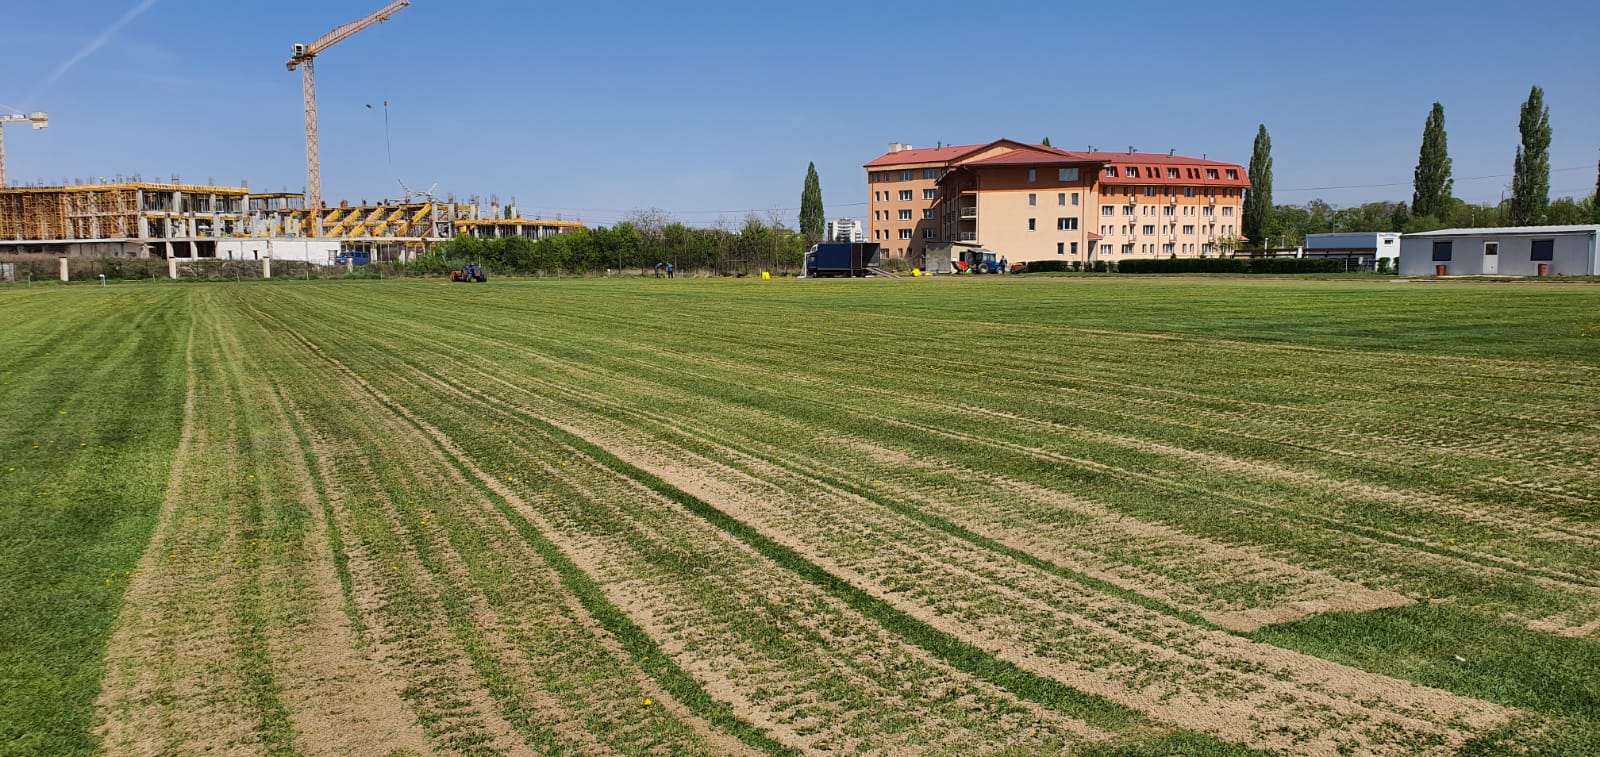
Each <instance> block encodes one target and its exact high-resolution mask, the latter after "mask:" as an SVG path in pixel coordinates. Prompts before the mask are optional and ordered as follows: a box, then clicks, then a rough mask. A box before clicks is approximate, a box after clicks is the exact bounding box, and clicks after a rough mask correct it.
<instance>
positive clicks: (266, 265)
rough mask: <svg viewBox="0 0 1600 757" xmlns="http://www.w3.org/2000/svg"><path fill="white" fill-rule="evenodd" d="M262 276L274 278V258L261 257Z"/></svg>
mask: <svg viewBox="0 0 1600 757" xmlns="http://www.w3.org/2000/svg"><path fill="white" fill-rule="evenodd" d="M261 278H263V279H270V278H272V258H262V259H261Z"/></svg>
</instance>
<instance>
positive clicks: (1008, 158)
mask: <svg viewBox="0 0 1600 757" xmlns="http://www.w3.org/2000/svg"><path fill="white" fill-rule="evenodd" d="M1103 162H1105V158H1102V157H1100V156H1099V155H1098V154H1096V155H1093V156H1091V155H1089V154H1088V153H1082V152H1068V151H1066V150H1055V149H1051V148H1048V147H1039V148H1033V149H1028V150H1013V151H1011V152H1008V153H1005V154H1003V155H996V156H994V157H992V158H984V159H983V160H974V161H972V162H970V163H966V164H965V165H969V166H1020V165H1059V164H1066V163H1103Z"/></svg>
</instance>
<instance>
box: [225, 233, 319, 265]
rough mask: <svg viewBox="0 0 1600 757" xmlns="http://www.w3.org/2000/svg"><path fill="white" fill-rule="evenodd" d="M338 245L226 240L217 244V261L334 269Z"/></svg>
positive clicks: (315, 242) (309, 241)
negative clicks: (295, 263) (285, 263)
mask: <svg viewBox="0 0 1600 757" xmlns="http://www.w3.org/2000/svg"><path fill="white" fill-rule="evenodd" d="M338 255H339V242H337V241H333V240H328V239H227V240H222V241H219V242H217V259H218V260H264V259H266V258H268V257H271V258H272V259H273V260H296V261H301V262H306V263H316V264H317V265H333V259H334V258H335V257H337V256H338Z"/></svg>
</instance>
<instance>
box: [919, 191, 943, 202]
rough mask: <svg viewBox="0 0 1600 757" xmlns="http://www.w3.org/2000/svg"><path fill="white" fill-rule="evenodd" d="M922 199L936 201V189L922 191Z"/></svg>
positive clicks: (937, 197) (937, 196)
mask: <svg viewBox="0 0 1600 757" xmlns="http://www.w3.org/2000/svg"><path fill="white" fill-rule="evenodd" d="M922 199H924V200H937V199H939V190H937V189H924V190H922Z"/></svg>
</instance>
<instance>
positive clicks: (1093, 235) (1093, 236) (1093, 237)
mask: <svg viewBox="0 0 1600 757" xmlns="http://www.w3.org/2000/svg"><path fill="white" fill-rule="evenodd" d="M1105 240H1106V238H1105V237H1103V236H1100V235H1099V234H1096V233H1094V232H1092V231H1091V232H1089V241H1091V242H1104V241H1105Z"/></svg>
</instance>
